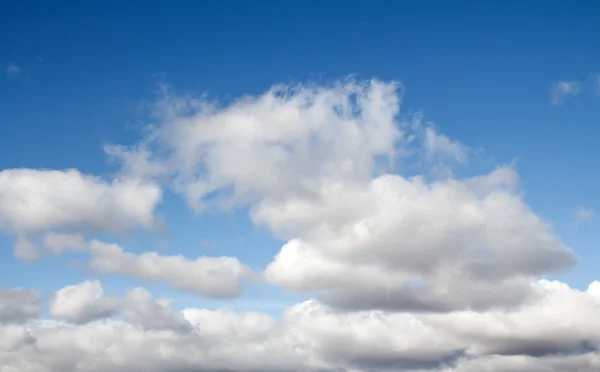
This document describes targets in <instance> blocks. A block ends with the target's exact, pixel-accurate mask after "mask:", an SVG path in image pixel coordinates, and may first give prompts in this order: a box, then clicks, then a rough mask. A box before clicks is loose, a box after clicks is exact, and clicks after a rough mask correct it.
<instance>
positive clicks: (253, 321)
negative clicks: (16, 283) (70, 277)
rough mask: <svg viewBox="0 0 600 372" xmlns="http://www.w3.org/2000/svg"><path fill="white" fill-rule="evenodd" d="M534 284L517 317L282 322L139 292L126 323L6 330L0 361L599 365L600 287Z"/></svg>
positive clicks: (301, 315) (431, 371)
mask: <svg viewBox="0 0 600 372" xmlns="http://www.w3.org/2000/svg"><path fill="white" fill-rule="evenodd" d="M80 285H81V286H86V285H89V283H88V284H80ZM531 285H532V286H533V287H534V288H535V291H537V292H538V293H539V297H538V299H537V300H536V301H533V302H531V303H529V304H527V305H525V306H523V307H521V308H518V309H512V310H509V311H472V310H466V311H460V312H452V313H446V314H421V315H420V314H411V313H395V312H385V311H381V310H375V311H358V312H349V313H340V312H338V311H335V310H333V309H331V308H330V307H328V306H326V305H324V304H322V303H320V302H319V301H314V300H311V301H306V302H303V303H299V304H296V305H294V306H291V307H290V308H288V309H287V310H286V311H285V313H284V314H283V316H282V317H280V318H279V319H276V318H274V317H272V316H270V315H268V314H264V313H256V312H248V313H236V312H233V311H230V310H225V309H221V310H207V309H199V308H186V309H183V310H176V309H174V308H172V307H170V306H169V305H168V302H167V301H166V300H155V299H153V298H152V297H151V295H150V294H149V293H148V292H146V291H145V290H143V289H135V290H133V291H130V292H129V293H128V294H126V295H125V297H123V298H121V299H120V300H119V301H121V304H120V309H121V312H122V313H123V314H124V316H123V320H98V321H94V322H89V323H85V324H70V323H65V322H58V321H55V320H44V321H42V320H38V321H33V322H30V323H28V324H26V325H22V326H15V325H8V326H7V325H4V326H0V363H1V364H2V365H3V366H5V368H6V369H7V370H19V371H25V372H28V371H39V372H46V371H48V372H50V371H54V370H57V369H61V370H86V371H100V370H114V371H141V370H144V371H157V372H158V371H176V370H177V371H222V370H227V371H236V372H237V371H248V372H249V371H306V372H308V371H311V372H313V371H314V372H316V371H319V372H324V371H332V372H333V371H337V372H340V371H342V372H350V371H355V372H363V371H364V372H366V371H374V372H383V371H397V370H406V371H415V372H416V371H418V372H426V371H427V372H475V371H487V372H508V371H514V370H519V371H532V372H533V371H556V372H559V371H570V370H581V371H590V372H591V371H595V370H597V368H598V367H599V366H600V353H598V351H597V350H598V349H597V347H598V345H599V343H600V336H599V335H600V322H599V321H598V319H597V316H596V314H597V312H598V311H599V310H600V283H598V282H594V283H592V284H591V285H590V286H589V289H588V290H587V291H578V290H575V289H572V288H570V287H568V286H567V285H565V284H563V283H560V282H551V281H543V280H542V281H537V282H532V283H531ZM93 286H95V284H94V285H93ZM81 294H83V293H81ZM87 308H88V309H91V311H92V312H94V311H95V310H94V309H93V308H90V307H87ZM575 314H576V315H575ZM181 325H184V328H181ZM92 340H93V342H91V341H92Z"/></svg>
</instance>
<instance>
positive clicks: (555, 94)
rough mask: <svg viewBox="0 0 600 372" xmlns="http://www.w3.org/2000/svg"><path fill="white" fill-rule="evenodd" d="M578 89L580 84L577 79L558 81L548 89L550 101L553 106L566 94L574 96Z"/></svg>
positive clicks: (561, 100) (563, 98) (557, 104)
mask: <svg viewBox="0 0 600 372" xmlns="http://www.w3.org/2000/svg"><path fill="white" fill-rule="evenodd" d="M580 91H581V84H580V83H579V82H577V81H559V82H558V83H555V84H554V85H553V86H552V89H551V90H550V102H551V103H552V104H553V105H554V106H559V105H561V104H562V103H563V102H564V100H565V99H566V97H567V96H576V95H577V94H579V92H580Z"/></svg>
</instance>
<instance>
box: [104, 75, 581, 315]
mask: <svg viewBox="0 0 600 372" xmlns="http://www.w3.org/2000/svg"><path fill="white" fill-rule="evenodd" d="M400 101H401V97H400V91H399V85H398V84H397V83H394V82H390V83H386V82H382V81H377V80H373V81H368V82H355V81H352V80H350V81H344V82H340V83H337V84H333V85H331V86H294V87H274V88H272V89H271V90H269V91H267V92H266V93H264V94H263V95H261V96H257V97H247V98H244V99H242V100H239V101H237V102H234V103H232V104H230V105H229V106H226V107H220V106H218V105H216V104H213V103H210V102H207V101H204V100H200V99H195V98H190V97H176V96H173V95H169V94H167V95H165V96H164V97H162V99H161V100H160V101H159V103H158V104H157V107H156V110H155V112H154V114H155V118H156V120H157V122H156V123H155V125H154V126H153V127H152V130H151V131H150V135H149V136H148V137H147V138H146V139H145V140H144V141H143V142H142V143H141V144H140V145H139V146H137V147H133V148H129V149H126V148H123V147H120V148H119V152H118V153H117V152H116V151H112V152H111V154H112V155H114V156H118V157H120V159H121V160H122V162H123V165H124V167H123V172H124V174H126V175H128V176H130V177H131V176H133V177H138V178H145V177H151V178H152V177H157V176H161V177H165V178H166V179H170V180H171V187H172V188H173V189H174V190H175V191H176V192H178V193H181V194H182V195H183V196H184V197H185V198H186V199H187V201H188V203H189V204H190V206H191V207H192V208H193V209H194V210H196V211H202V210H204V209H206V208H231V207H235V206H249V207H250V218H251V220H252V221H253V222H254V223H255V224H256V225H261V226H265V227H267V228H268V229H269V231H271V232H272V233H273V235H274V236H277V237H279V238H281V239H285V240H287V243H286V244H285V245H284V246H283V247H282V249H281V252H280V253H279V254H278V255H277V257H276V258H275V259H274V261H273V262H272V263H271V264H270V265H269V266H268V267H267V268H266V271H265V278H266V280H267V281H268V282H269V283H271V284H274V285H279V286H282V287H284V288H287V289H290V290H292V291H296V292H306V293H309V294H313V295H316V296H317V297H318V298H319V299H320V300H322V301H324V302H326V303H327V304H329V305H332V306H335V307H339V308H343V309H349V310H356V309H378V308H379V309H381V308H383V309H389V310H398V311H449V310H459V309H465V308H476V309H484V308H488V307H507V306H517V305H519V304H521V303H522V302H523V301H526V300H527V299H528V298H529V297H530V296H532V295H534V294H532V292H531V288H530V284H529V283H530V281H531V280H535V279H536V278H538V277H541V276H544V275H546V274H550V273H557V272H561V271H563V270H566V269H568V268H570V267H571V266H572V265H574V264H575V263H576V258H575V256H574V254H573V253H572V252H571V250H570V249H569V248H568V247H566V246H564V245H563V244H562V243H561V241H560V240H559V239H558V238H557V237H556V236H554V235H553V233H552V230H551V227H550V226H549V225H548V224H547V223H546V222H544V221H543V220H542V219H541V218H539V217H538V216H537V215H536V214H535V213H533V212H532V211H531V210H530V209H529V208H528V207H527V206H526V205H525V204H524V203H523V201H522V199H521V196H520V191H519V188H518V176H517V174H516V171H515V170H514V169H512V168H510V167H500V168H498V169H497V170H495V171H493V172H491V173H489V174H485V175H481V176H478V177H473V178H468V179H455V178H453V177H450V178H446V179H443V180H435V179H434V180H428V179H425V178H424V177H420V176H416V177H403V176H402V175H400V174H397V173H391V172H389V171H388V172H383V174H381V175H378V172H379V173H381V171H380V170H381V166H382V165H386V164H390V163H394V164H395V165H396V166H397V167H402V166H403V165H404V164H406V163H407V162H412V161H414V160H415V156H417V157H418V156H419V154H422V153H424V154H425V156H426V158H427V159H428V160H432V159H433V158H437V159H441V160H442V161H443V162H445V164H449V163H448V162H447V161H454V162H458V163H466V161H467V153H468V147H467V146H465V145H462V144H460V143H459V142H457V141H454V140H451V139H449V138H448V137H446V136H444V135H443V134H440V133H438V132H437V131H436V130H434V129H433V128H432V127H425V126H423V125H421V123H420V121H416V122H415V121H402V120H401V119H400V116H399V113H400ZM113 150H114V148H113ZM438 164H439V163H438ZM428 165H432V164H430V163H426V165H425V167H427V166H428ZM388 169H389V168H388ZM426 170H427V169H426V168H424V169H423V171H424V172H426ZM498 293H501V294H502V295H498Z"/></svg>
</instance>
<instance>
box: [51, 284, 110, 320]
mask: <svg viewBox="0 0 600 372" xmlns="http://www.w3.org/2000/svg"><path fill="white" fill-rule="evenodd" d="M117 311H118V304H117V303H116V301H114V300H112V299H108V298H105V297H103V290H102V286H101V285H100V282H98V281H85V282H83V283H80V284H77V285H70V286H67V287H64V288H62V289H60V290H58V291H57V292H56V293H55V294H54V296H53V298H52V300H51V302H50V314H52V316H54V317H57V318H61V319H65V320H68V321H70V322H74V323H88V322H91V321H93V320H96V319H101V318H107V317H110V316H112V315H114V314H116V313H117Z"/></svg>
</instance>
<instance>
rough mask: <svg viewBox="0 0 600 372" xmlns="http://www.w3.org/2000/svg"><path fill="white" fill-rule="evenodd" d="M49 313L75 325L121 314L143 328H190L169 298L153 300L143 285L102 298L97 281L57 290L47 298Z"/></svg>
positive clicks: (100, 287)
mask: <svg viewBox="0 0 600 372" xmlns="http://www.w3.org/2000/svg"><path fill="white" fill-rule="evenodd" d="M50 314H52V316H54V317H55V318H59V319H63V320H66V321H69V322H72V323H75V324H86V323H90V322H92V321H95V320H100V319H105V318H110V317H112V316H115V315H121V316H123V317H124V318H125V319H126V320H127V321H128V322H129V323H130V324H132V325H135V326H139V327H141V328H142V329H144V330H175V331H177V330H179V331H187V330H189V329H190V327H191V325H190V323H189V322H188V321H187V320H185V318H184V317H183V315H182V314H181V313H180V312H179V311H176V310H175V309H173V308H172V307H171V306H170V303H169V301H166V300H154V299H153V298H152V296H151V295H150V293H149V292H148V291H146V290H144V289H143V288H134V289H132V290H130V291H128V292H127V294H126V295H125V297H123V298H110V297H105V296H104V291H103V289H102V285H101V284H100V282H99V281H97V280H94V281H85V282H82V283H79V284H76V285H71V286H67V287H64V288H62V289H60V290H58V291H57V292H56V293H55V294H54V296H53V298H52V300H51V303H50Z"/></svg>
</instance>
